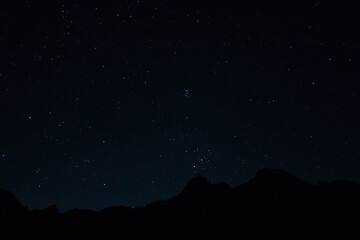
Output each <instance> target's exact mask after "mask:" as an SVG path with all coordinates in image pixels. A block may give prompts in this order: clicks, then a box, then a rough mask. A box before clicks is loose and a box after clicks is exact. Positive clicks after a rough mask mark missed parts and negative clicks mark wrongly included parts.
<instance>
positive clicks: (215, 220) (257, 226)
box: [0, 169, 360, 240]
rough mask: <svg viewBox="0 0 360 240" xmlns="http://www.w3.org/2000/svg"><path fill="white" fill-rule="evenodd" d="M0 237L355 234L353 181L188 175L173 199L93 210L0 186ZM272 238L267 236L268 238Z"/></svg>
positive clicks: (278, 174)
mask: <svg viewBox="0 0 360 240" xmlns="http://www.w3.org/2000/svg"><path fill="white" fill-rule="evenodd" d="M0 204H1V205H0V216H1V220H0V221H1V225H0V230H1V232H0V239H4V240H5V239H279V238H281V239H360V185H359V184H356V183H352V182H346V181H338V182H332V183H319V184H318V185H312V184H309V183H306V182H303V181H301V180H298V179H297V178H295V177H293V176H292V175H290V174H289V173H287V172H284V171H281V170H271V169H262V170H259V171H258V173H257V174H256V177H255V178H254V179H251V180H250V181H248V182H247V183H245V184H243V185H240V186H239V187H236V188H234V189H232V188H230V187H229V186H228V185H227V184H225V183H220V184H210V183H209V182H207V180H206V179H205V178H202V177H197V178H194V179H192V180H191V181H190V182H189V183H188V185H187V186H186V187H185V189H184V190H183V191H182V192H181V193H180V194H179V195H178V196H176V197H174V198H172V199H169V200H167V201H162V202H155V203H152V204H149V205H148V206H146V207H141V208H127V207H110V208H106V209H104V210H102V211H100V212H95V211H88V210H71V211H68V212H66V213H64V214H60V213H59V212H58V211H57V209H56V207H55V206H50V207H48V208H47V209H44V210H36V211H28V210H27V209H26V208H25V207H23V206H21V205H20V204H19V202H18V201H17V199H16V198H15V197H14V196H13V195H12V194H11V193H10V192H8V191H5V190H3V189H0ZM273 237H275V238H273Z"/></svg>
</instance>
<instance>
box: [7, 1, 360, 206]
mask: <svg viewBox="0 0 360 240" xmlns="http://www.w3.org/2000/svg"><path fill="white" fill-rule="evenodd" d="M358 12H359V8H358V6H357V5H354V4H353V5H352V4H345V3H342V2H341V3H340V2H339V3H338V4H336V5H335V4H334V5H332V4H331V3H328V2H326V1H306V2H303V1H279V2H276V3H275V2H271V3H270V2H269V1H214V0H212V1H178V2H173V1H155V0H154V1H91V3H88V2H86V3H85V2H83V1H65V0H59V1H56V0H55V1H53V0H51V1H38V0H37V1H30V0H29V1H14V0H12V1H2V2H1V7H0V17H1V20H0V23H1V25H0V28H1V35H0V109H1V112H0V114H1V117H0V154H1V155H0V156H1V158H0V186H2V187H4V188H6V189H8V190H10V191H12V192H13V193H14V194H15V195H16V196H17V197H18V198H19V200H20V202H21V203H22V204H24V205H27V206H28V207H29V208H30V209H34V208H44V207H46V206H47V205H49V204H57V206H58V207H59V209H60V210H61V211H65V210H68V209H71V208H88V209H102V208H104V207H106V206H111V205H127V206H137V205H144V204H146V203H149V202H152V201H155V200H160V199H167V198H169V197H172V196H174V195H176V194H177V193H179V191H180V190H181V189H182V188H183V187H184V186H185V184H186V183H187V182H188V181H189V180H190V179H191V178H192V177H193V176H195V175H197V174H201V175H204V176H205V177H207V178H208V179H209V180H211V181H213V182H220V181H225V182H227V183H229V184H230V185H232V186H235V185H238V184H241V183H243V182H245V181H247V180H248V179H249V178H251V177H253V176H254V174H255V172H256V170H257V169H259V168H263V167H272V168H281V169H285V170H288V171H290V172H291V173H293V174H294V175H296V176H297V177H299V178H302V179H304V180H307V181H311V182H317V181H318V180H326V181H330V180H335V179H348V180H354V181H358V182H359V181H360V175H359V170H360V153H359V150H360V146H359V144H360V131H359V122H360V110H359V109H360V83H359V79H360V78H359V77H360V74H359V56H360V51H359V46H360V39H359V33H360V25H359V20H358V18H357V15H358Z"/></svg>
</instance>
